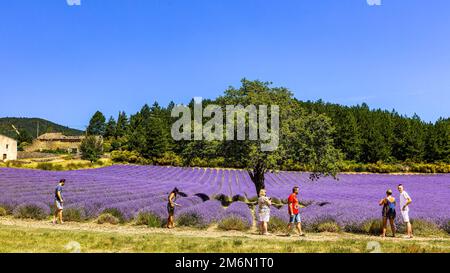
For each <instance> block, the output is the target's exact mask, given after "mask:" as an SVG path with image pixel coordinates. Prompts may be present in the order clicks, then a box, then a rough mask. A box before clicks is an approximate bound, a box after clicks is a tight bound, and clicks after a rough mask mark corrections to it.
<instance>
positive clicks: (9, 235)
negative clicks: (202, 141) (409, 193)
mask: <svg viewBox="0 0 450 273" xmlns="http://www.w3.org/2000/svg"><path fill="white" fill-rule="evenodd" d="M327 238H328V237H327V235H321V234H311V235H310V236H309V237H306V239H300V238H298V237H292V238H289V239H292V240H286V238H283V239H279V238H277V236H272V237H270V238H260V239H258V240H255V239H254V238H251V237H247V236H218V237H217V238H213V237H210V238H205V237H202V235H201V233H199V234H198V235H196V234H194V235H190V236H186V235H177V234H176V232H175V233H172V234H171V233H148V234H145V233H141V234H122V233H120V232H99V231H82V230H57V229H51V228H32V227H31V228H29V227H21V226H4V225H0V252H2V253H3V252H32V253H36V252H39V253H42V252H44V253H47V252H70V251H71V250H70V249H67V248H66V246H67V245H68V244H69V243H70V242H77V243H79V244H80V246H81V252H133V253H135V252H148V253H152V252H153V253H154V252H158V253H159V252H169V253H171V252H233V253H236V252H237V253H253V252H268V253H269V252H281V253H303V252H333V253H349V252H352V253H353V252H356V253H361V252H362V253H364V252H370V251H371V249H373V248H371V245H372V246H375V247H377V245H378V244H379V247H380V250H381V251H382V252H403V253H405V252H406V253H417V252H447V253H448V252H450V240H448V238H436V239H429V240H423V239H422V240H412V241H409V240H403V239H395V240H393V239H385V240H380V239H379V238H377V237H369V236H351V235H344V236H342V239H339V238H338V239H336V236H334V235H333V236H330V237H329V239H327Z"/></svg>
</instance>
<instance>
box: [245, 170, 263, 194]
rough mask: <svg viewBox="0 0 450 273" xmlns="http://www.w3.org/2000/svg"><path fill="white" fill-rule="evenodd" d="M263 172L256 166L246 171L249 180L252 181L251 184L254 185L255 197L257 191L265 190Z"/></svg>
mask: <svg viewBox="0 0 450 273" xmlns="http://www.w3.org/2000/svg"><path fill="white" fill-rule="evenodd" d="M265 172H266V171H265V170H264V168H262V167H260V166H256V167H255V168H254V169H253V170H251V171H248V174H249V175H250V178H251V179H252V181H253V184H255V188H256V195H257V196H259V191H260V190H262V189H265V188H266V184H265V181H264V179H265Z"/></svg>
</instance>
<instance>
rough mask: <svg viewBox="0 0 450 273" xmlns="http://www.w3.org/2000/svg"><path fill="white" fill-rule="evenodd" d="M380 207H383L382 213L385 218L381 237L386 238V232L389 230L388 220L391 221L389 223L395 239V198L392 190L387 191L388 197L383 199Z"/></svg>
mask: <svg viewBox="0 0 450 273" xmlns="http://www.w3.org/2000/svg"><path fill="white" fill-rule="evenodd" d="M379 205H380V206H383V209H382V211H381V214H382V216H383V228H382V232H381V237H386V230H387V220H388V219H389V223H390V225H391V230H392V237H395V223H394V220H395V216H396V212H395V205H396V202H395V198H394V197H393V196H392V190H390V189H389V190H387V191H386V197H385V198H383V199H382V200H381V201H380V203H379Z"/></svg>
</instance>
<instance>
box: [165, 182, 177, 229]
mask: <svg viewBox="0 0 450 273" xmlns="http://www.w3.org/2000/svg"><path fill="white" fill-rule="evenodd" d="M178 193H179V190H178V189H177V188H174V189H173V190H172V191H171V192H170V194H169V203H167V212H168V213H169V218H168V219H167V228H174V227H175V223H174V222H175V221H174V215H175V206H179V205H178V204H177V203H175V201H176V200H177V194H178Z"/></svg>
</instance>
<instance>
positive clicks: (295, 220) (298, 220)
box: [289, 213, 302, 223]
mask: <svg viewBox="0 0 450 273" xmlns="http://www.w3.org/2000/svg"><path fill="white" fill-rule="evenodd" d="M301 222H302V218H301V217H300V213H297V214H294V215H291V216H289V223H301Z"/></svg>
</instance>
